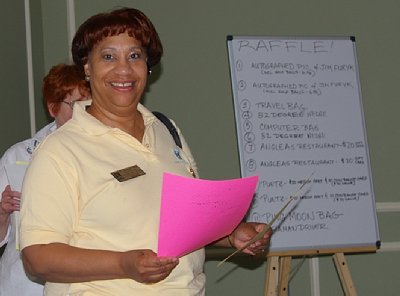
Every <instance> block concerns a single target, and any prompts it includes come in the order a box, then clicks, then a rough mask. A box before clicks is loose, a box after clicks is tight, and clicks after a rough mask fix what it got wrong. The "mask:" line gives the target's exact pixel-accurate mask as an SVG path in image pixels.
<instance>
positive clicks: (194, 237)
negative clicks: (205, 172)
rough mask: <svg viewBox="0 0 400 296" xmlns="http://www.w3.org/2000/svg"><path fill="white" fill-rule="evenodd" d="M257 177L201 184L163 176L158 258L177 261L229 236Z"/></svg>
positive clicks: (248, 204)
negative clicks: (172, 257)
mask: <svg viewBox="0 0 400 296" xmlns="http://www.w3.org/2000/svg"><path fill="white" fill-rule="evenodd" d="M257 182H258V177H257V176H253V177H246V178H241V179H233V180H218V181H214V180H203V179H194V178H188V177H182V176H177V175H173V174H170V173H165V174H164V176H163V187H162V193H161V194H162V197H161V213H160V227H159V233H158V256H159V257H165V256H175V257H180V256H183V255H185V254H188V253H190V252H192V251H194V250H197V249H199V248H202V247H204V246H206V245H208V244H210V243H212V242H214V241H216V240H218V239H219V238H222V237H224V236H226V235H228V234H230V233H231V232H232V231H233V230H234V229H235V227H236V226H237V225H238V224H239V223H240V221H242V219H243V217H244V216H245V214H246V212H247V210H248V209H249V206H250V203H251V201H252V199H253V195H254V193H255V190H256V186H257Z"/></svg>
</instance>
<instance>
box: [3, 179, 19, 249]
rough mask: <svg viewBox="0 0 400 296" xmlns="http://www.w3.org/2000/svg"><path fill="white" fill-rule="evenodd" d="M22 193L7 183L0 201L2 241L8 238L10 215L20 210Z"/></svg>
mask: <svg viewBox="0 0 400 296" xmlns="http://www.w3.org/2000/svg"><path fill="white" fill-rule="evenodd" d="M20 198H21V193H20V192H18V191H12V190H11V187H10V185H7V186H6V188H5V189H4V191H3V192H2V194H1V202H0V242H1V241H2V240H4V239H5V238H6V235H7V233H8V228H9V225H10V215H11V214H12V213H13V212H14V211H19V208H20Z"/></svg>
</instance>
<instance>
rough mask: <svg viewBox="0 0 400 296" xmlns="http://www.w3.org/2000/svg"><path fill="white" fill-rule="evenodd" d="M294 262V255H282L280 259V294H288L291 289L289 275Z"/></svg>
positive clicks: (283, 295) (285, 295)
mask: <svg viewBox="0 0 400 296" xmlns="http://www.w3.org/2000/svg"><path fill="white" fill-rule="evenodd" d="M291 264H292V257H291V256H287V257H280V260H279V285H278V293H279V294H278V295H279V296H287V295H288V290H289V275H290V268H291Z"/></svg>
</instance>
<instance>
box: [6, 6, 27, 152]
mask: <svg viewBox="0 0 400 296" xmlns="http://www.w3.org/2000/svg"><path fill="white" fill-rule="evenodd" d="M11 12H12V13H11ZM0 27H1V28H2V29H3V30H2V41H1V46H0V65H1V67H0V86H1V103H0V104H1V105H0V135H1V141H0V152H1V153H3V152H4V151H5V150H6V149H7V148H8V147H9V146H10V145H12V144H14V143H15V142H17V141H21V140H23V139H25V138H27V137H29V136H30V121H29V120H30V119H29V105H28V104H27V102H28V77H27V66H26V61H27V59H26V47H25V45H26V42H25V21H24V1H22V0H19V1H7V4H6V5H4V7H3V8H2V9H0Z"/></svg>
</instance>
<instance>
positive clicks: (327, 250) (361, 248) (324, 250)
mask: <svg viewBox="0 0 400 296" xmlns="http://www.w3.org/2000/svg"><path fill="white" fill-rule="evenodd" d="M235 39H246V40H252V39H256V40H261V39H265V40H332V41H335V40H350V41H352V43H353V47H352V48H353V55H354V64H355V68H356V71H355V75H356V79H357V82H358V83H357V87H358V94H359V95H358V100H359V102H358V103H359V106H360V115H361V118H362V122H361V125H362V130H363V138H364V143H365V157H366V166H367V169H368V173H369V180H370V182H369V185H370V186H369V187H370V194H371V202H372V208H373V211H374V214H375V217H374V222H375V236H376V238H377V239H376V242H371V243H370V244H366V245H364V244H361V245H360V244H351V243H350V244H345V245H341V244H338V245H331V246H328V247H327V246H321V247H320V246H316V247H311V248H306V249H301V248H300V249H297V248H292V247H289V249H281V250H272V251H270V252H269V253H268V256H285V255H286V256H287V255H290V256H293V255H315V254H332V253H338V252H343V253H358V252H374V251H376V250H377V249H378V248H379V247H380V237H379V226H378V221H377V210H376V201H375V193H374V188H373V179H372V170H371V164H370V156H369V147H368V138H367V132H366V125H365V117H364V107H363V102H362V92H361V84H360V75H359V67H358V60H357V52H356V46H355V37H353V36H261V35H228V36H227V48H228V59H229V71H230V78H231V90H232V97H233V105H234V115H235V129H236V135H237V144H238V150H239V162H240V174H241V176H242V177H243V176H245V175H246V169H245V166H244V161H245V160H244V156H243V149H244V148H243V145H241V143H240V139H243V134H242V130H241V129H240V128H238V124H237V123H238V118H239V116H240V110H239V107H238V104H236V103H237V102H239V95H238V91H237V89H238V86H237V81H238V80H237V77H236V71H235V60H234V57H233V56H234V52H233V48H232V41H234V40H235Z"/></svg>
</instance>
